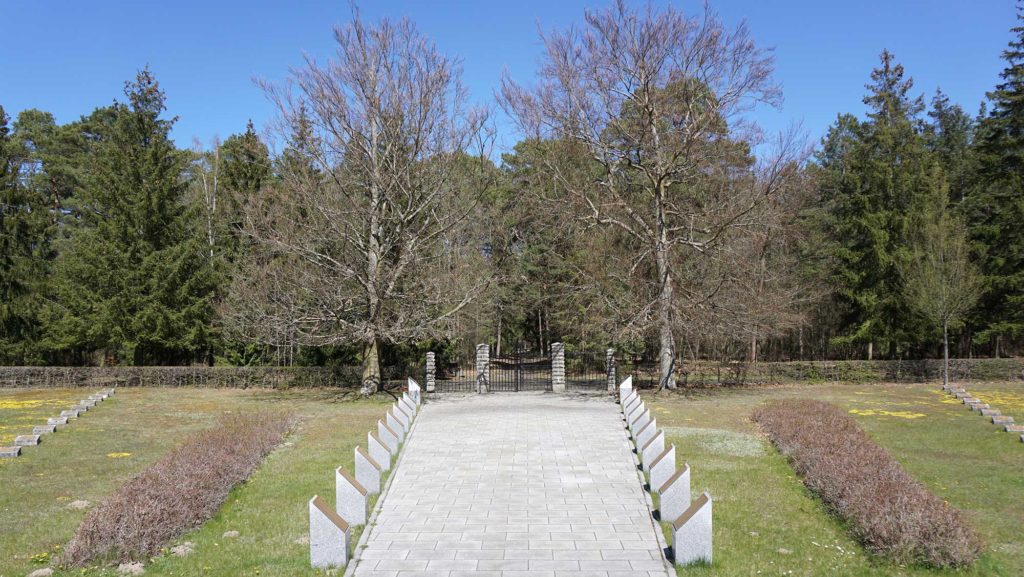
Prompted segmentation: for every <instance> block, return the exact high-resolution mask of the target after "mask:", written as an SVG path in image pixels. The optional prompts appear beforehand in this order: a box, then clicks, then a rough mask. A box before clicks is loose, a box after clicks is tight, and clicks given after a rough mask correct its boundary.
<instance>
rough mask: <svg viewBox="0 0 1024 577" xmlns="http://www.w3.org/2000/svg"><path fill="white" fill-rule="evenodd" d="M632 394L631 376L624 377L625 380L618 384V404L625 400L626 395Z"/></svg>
mask: <svg viewBox="0 0 1024 577" xmlns="http://www.w3.org/2000/svg"><path fill="white" fill-rule="evenodd" d="M631 392H633V375H630V376H628V377H626V380H624V381H622V382H621V383H619V402H620V403H621V402H622V399H625V398H626V395H628V394H629V393H631Z"/></svg>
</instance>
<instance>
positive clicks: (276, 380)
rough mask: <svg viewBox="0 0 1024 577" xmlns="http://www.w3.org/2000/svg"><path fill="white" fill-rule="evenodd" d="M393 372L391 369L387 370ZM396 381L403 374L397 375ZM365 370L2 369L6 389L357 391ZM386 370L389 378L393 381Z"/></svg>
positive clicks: (0, 384) (0, 381) (0, 375)
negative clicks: (253, 388) (95, 388)
mask: <svg viewBox="0 0 1024 577" xmlns="http://www.w3.org/2000/svg"><path fill="white" fill-rule="evenodd" d="M386 368H390V367H386ZM391 372H394V373H396V374H397V373H398V372H401V373H402V374H397V376H395V377H394V378H401V377H404V376H405V372H404V370H403V371H397V370H396V371H391ZM361 375H362V371H361V368H360V367H355V366H346V367H202V366H195V367H0V388H3V387H93V386H129V387H136V386H150V387H209V388H217V387H230V388H246V387H264V388H279V389H280V388H288V387H343V388H357V387H359V384H360V379H361ZM392 376H393V375H390V374H389V373H388V372H387V371H385V377H386V378H391V377H392Z"/></svg>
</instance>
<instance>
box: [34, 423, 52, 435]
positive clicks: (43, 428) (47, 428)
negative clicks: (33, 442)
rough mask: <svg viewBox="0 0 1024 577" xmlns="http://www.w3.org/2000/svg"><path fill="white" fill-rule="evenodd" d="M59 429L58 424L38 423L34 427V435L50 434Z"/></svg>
mask: <svg viewBox="0 0 1024 577" xmlns="http://www.w3.org/2000/svg"><path fill="white" fill-rule="evenodd" d="M56 430H57V425H36V426H34V427H32V434H33V435H48V434H50V433H52V432H54V431H56Z"/></svg>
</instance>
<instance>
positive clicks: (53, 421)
mask: <svg viewBox="0 0 1024 577" xmlns="http://www.w3.org/2000/svg"><path fill="white" fill-rule="evenodd" d="M46 424H47V425H66V424H68V418H67V417H50V418H49V419H46Z"/></svg>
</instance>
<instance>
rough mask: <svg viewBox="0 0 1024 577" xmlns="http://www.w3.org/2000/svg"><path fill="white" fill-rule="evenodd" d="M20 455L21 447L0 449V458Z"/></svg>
mask: <svg viewBox="0 0 1024 577" xmlns="http://www.w3.org/2000/svg"><path fill="white" fill-rule="evenodd" d="M20 454H21V447H19V446H17V445H15V446H13V447H0V458H5V459H6V458H9V457H17V456H18V455H20Z"/></svg>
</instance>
